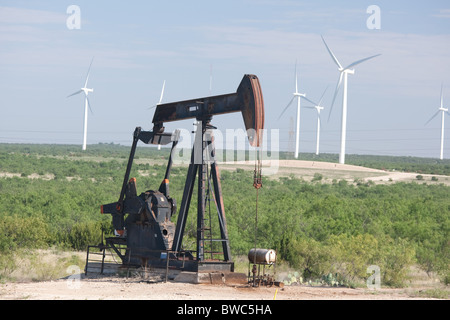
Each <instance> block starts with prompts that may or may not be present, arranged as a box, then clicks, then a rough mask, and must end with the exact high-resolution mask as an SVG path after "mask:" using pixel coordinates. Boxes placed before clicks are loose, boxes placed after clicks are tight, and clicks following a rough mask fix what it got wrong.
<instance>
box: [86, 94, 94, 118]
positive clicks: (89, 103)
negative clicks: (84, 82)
mask: <svg viewBox="0 0 450 320" xmlns="http://www.w3.org/2000/svg"><path fill="white" fill-rule="evenodd" d="M86 101H87V104H88V107H89V110H91V113H92V114H94V111H92V109H91V102H90V101H89V98H88V96H86Z"/></svg>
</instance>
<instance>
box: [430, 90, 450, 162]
mask: <svg viewBox="0 0 450 320" xmlns="http://www.w3.org/2000/svg"><path fill="white" fill-rule="evenodd" d="M442 90H443V85H441V105H440V107H439V109H438V111H437V112H436V113H435V114H434V115H433V116H432V117H431V118H430V120H428V121H427V122H426V123H425V125H427V124H428V123H429V122H430V121H431V120H433V119H434V118H435V117H436V116H437V115H438V114H439V112H441V113H442V118H441V154H440V159H441V160H442V159H444V116H445V113H447V114H448V115H450V113H449V112H448V108H444V97H443V93H442Z"/></svg>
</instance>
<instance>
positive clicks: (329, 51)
mask: <svg viewBox="0 0 450 320" xmlns="http://www.w3.org/2000/svg"><path fill="white" fill-rule="evenodd" d="M321 37H322V41H323V43H324V44H325V47H327V50H328V53H329V54H330V56H331V58H333V61H334V62H335V63H336V64H337V66H338V67H339V69H342V66H341V64H340V63H339V60H338V59H337V58H336V56H335V55H334V53H333V52H332V51H331V49H330V48H329V47H328V45H327V43H326V42H325V39H324V38H323V36H321Z"/></svg>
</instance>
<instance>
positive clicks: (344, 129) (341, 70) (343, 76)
mask: <svg viewBox="0 0 450 320" xmlns="http://www.w3.org/2000/svg"><path fill="white" fill-rule="evenodd" d="M321 37H322V41H323V43H324V44H325V47H326V48H327V50H328V53H329V54H330V56H331V58H332V59H333V61H334V62H335V63H336V65H337V66H338V70H339V80H338V83H337V86H336V90H335V92H334V96H333V102H332V103H331V107H330V115H331V111H332V109H333V104H334V101H335V99H336V95H337V94H338V91H339V89H340V87H341V84H342V80H344V92H343V94H342V125H341V150H340V153H339V163H341V164H344V163H345V142H346V134H347V75H349V74H355V69H351V68H353V67H355V66H356V65H358V64H360V63H362V62H364V61H367V60H369V59H372V58H375V57H378V56H380V55H381V54H377V55H374V56H370V57H368V58H364V59H361V60H358V61H355V62H352V63H351V64H349V65H348V66H347V67H345V68H343V67H342V65H341V64H340V62H339V61H338V59H337V58H336V56H335V55H334V54H333V52H332V51H331V50H330V48H329V47H328V45H327V43H326V42H325V39H324V38H323V36H321ZM328 120H329V117H328Z"/></svg>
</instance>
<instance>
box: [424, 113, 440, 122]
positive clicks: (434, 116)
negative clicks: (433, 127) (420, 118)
mask: <svg viewBox="0 0 450 320" xmlns="http://www.w3.org/2000/svg"><path fill="white" fill-rule="evenodd" d="M440 111H441V110H438V111H437V112H436V113H435V114H434V115H433V116H432V117H431V118H430V120H428V121H427V122H426V123H425V125H427V124H428V123H429V122H430V121H431V120H433V119H434V118H436V116H437V115H438V114H439V112H440Z"/></svg>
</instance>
